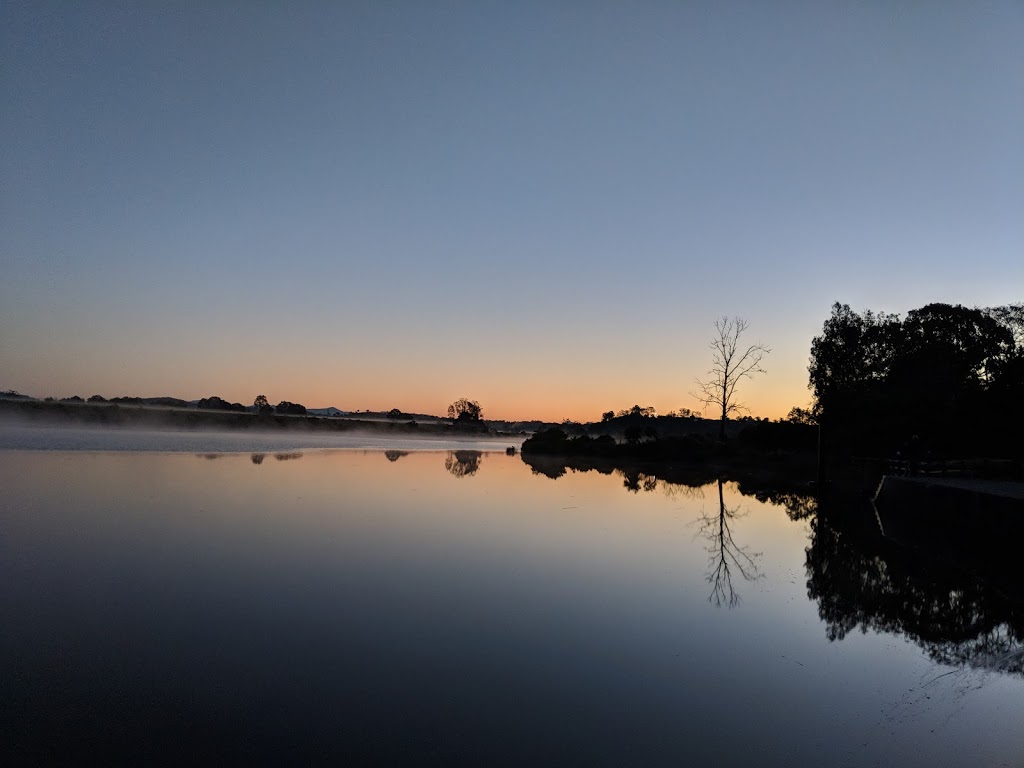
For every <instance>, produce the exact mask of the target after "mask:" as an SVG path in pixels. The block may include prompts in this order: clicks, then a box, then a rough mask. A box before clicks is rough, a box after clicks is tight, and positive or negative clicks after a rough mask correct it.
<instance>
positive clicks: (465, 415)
mask: <svg viewBox="0 0 1024 768" xmlns="http://www.w3.org/2000/svg"><path fill="white" fill-rule="evenodd" d="M448 418H449V419H452V420H453V421H455V422H458V423H463V424H464V423H467V422H468V423H478V422H480V421H482V420H483V418H484V409H483V408H482V407H481V406H480V403H478V402H477V401H476V400H469V399H467V398H465V397H460V398H459V399H458V400H456V401H455V402H454V403H452V404H451V405H449V406H448Z"/></svg>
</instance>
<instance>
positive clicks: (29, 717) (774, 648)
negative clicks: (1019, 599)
mask: <svg viewBox="0 0 1024 768" xmlns="http://www.w3.org/2000/svg"><path fill="white" fill-rule="evenodd" d="M276 447H277V448H281V447H282V446H276ZM408 448H409V446H399V447H394V448H392V449H390V450H389V452H388V453H385V452H384V451H381V450H365V451H359V450H309V449H308V448H307V449H305V450H301V451H300V450H279V451H276V452H275V451H266V452H264V451H257V452H250V453H242V454H240V453H228V454H221V453H214V452H210V451H208V450H205V451H203V455H194V454H189V453H161V452H149V453H139V452H95V451H48V452H43V451H18V450H8V451H4V452H2V453H0V487H2V488H3V489H4V492H3V496H2V501H0V516H2V523H3V536H2V539H0V560H2V562H3V563H4V565H5V567H4V571H5V575H4V578H3V580H2V582H0V606H2V611H3V617H4V631H3V632H2V634H0V659H2V661H0V665H2V666H0V673H2V680H3V688H4V691H5V704H4V707H3V715H2V718H3V719H2V723H3V732H4V734H5V738H4V742H3V750H4V753H6V755H7V757H9V758H12V759H18V760H30V759H36V760H38V759H43V760H47V759H52V760H57V761H62V762H63V761H67V760H68V759H73V758H76V757H77V758H81V757H82V756H83V755H90V756H92V757H94V758H95V757H96V756H113V757H120V758H125V759H135V760H149V759H152V758H154V757H163V758H169V759H178V760H181V759H188V760H197V759H202V760H203V761H206V762H210V761H213V760H215V759H219V758H222V759H243V760H249V761H257V762H274V763H282V762H285V761H295V760H303V759H318V760H330V761H332V762H338V761H340V760H344V759H348V760H350V761H352V762H353V763H357V764H368V763H377V764H396V763H424V762H432V761H442V762H446V763H463V764H506V765H513V764H515V765H520V764H526V763H545V764H586V765H595V764H597V765H600V764H605V765H623V764H643V765H668V764H673V765H674V764H680V763H682V764H716V765H728V764H750V763H752V762H756V763H760V764H766V765H782V764H786V765H792V764H805V765H811V764H831V765H855V766H857V765H878V764H903V765H950V766H953V765H967V764H992V765H1000V764H1005V765H1018V764H1020V763H1021V761H1022V760H1024V748H1022V744H1021V736H1020V726H1021V724H1022V716H1024V715H1022V713H1024V675H1022V674H1021V669H1020V668H1021V665H1020V663H1019V662H1018V661H1015V659H1016V657H1014V656H1013V655H1012V653H1013V651H1014V649H1015V648H1019V643H1018V639H1017V638H1019V635H1015V634H1014V632H1015V631H1019V626H1020V625H1019V624H1014V623H1013V622H1015V621H1017V620H1018V619H1019V616H1020V614H1019V612H1018V613H1014V611H1015V610H1019V609H1017V608H1015V607H1014V606H1013V605H1012V604H1006V603H1003V602H999V600H1000V598H998V596H991V595H990V594H989V593H988V592H986V591H985V588H984V586H983V585H981V586H979V585H977V584H976V583H975V582H973V581H971V580H969V579H964V578H962V577H959V576H955V575H954V576H949V572H948V570H942V569H941V568H939V570H938V571H935V570H934V569H933V570H932V571H928V570H927V569H928V568H929V567H931V566H929V565H928V564H924V565H921V566H920V568H918V566H915V565H914V563H913V562H909V561H908V560H907V559H906V558H905V557H901V556H900V555H899V554H898V553H897V554H894V553H893V550H891V549H889V548H887V547H886V546H884V545H883V544H878V543H877V542H875V543H874V544H871V543H870V542H871V539H870V538H866V539H864V542H867V543H863V542H862V541H861V539H859V538H858V536H857V535H855V533H853V532H850V531H846V530H845V529H843V528H841V527H835V526H832V525H831V524H829V523H828V522H827V521H825V520H824V518H822V519H819V518H818V516H817V515H816V514H815V513H814V510H813V507H807V506H806V505H805V506H800V504H796V503H790V504H789V507H788V508H787V506H786V505H785V504H774V503H771V502H770V501H765V502H761V501H758V500H757V498H755V497H754V496H748V495H744V494H742V493H741V492H740V489H739V488H738V487H737V486H736V485H735V484H731V483H725V484H723V485H721V486H719V484H717V483H713V484H710V485H707V486H705V487H702V488H696V489H694V488H688V487H686V486H681V485H671V484H668V483H665V482H664V481H662V480H659V479H657V478H654V477H653V476H651V477H645V478H641V479H639V480H638V479H637V478H630V477H624V476H622V475H620V474H616V473H613V474H599V473H597V472H587V473H576V472H569V473H567V474H565V475H564V476H562V477H559V478H558V479H552V478H550V477H547V476H544V475H543V474H537V473H534V472H532V471H531V469H530V467H529V466H527V465H526V464H525V463H523V462H522V461H521V459H520V458H519V457H518V456H507V455H505V453H504V452H481V451H477V450H473V449H472V448H466V447H464V446H451V448H452V450H443V451H436V452H434V451H423V450H421V451H414V450H408ZM456 448H458V450H455V449H456ZM630 488H633V489H634V490H630ZM762 497H764V498H767V496H765V495H764V494H762ZM794 518H796V519H794ZM872 547H874V549H872ZM916 568H917V570H915V569H916ZM921 568H923V569H924V570H920V569H921ZM901 569H902V570H901ZM936 573H939V574H940V576H935V574H936ZM922 574H924V576H922ZM941 574H946V576H941ZM947 577H948V579H951V581H949V583H944V582H942V579H943V578H947ZM922 578H923V581H924V585H922V584H921V583H919V582H920V581H921V580H922ZM936 582H938V583H937V585H936ZM929 585H931V586H929ZM914 589H916V590H917V592H914V591H913V590H914ZM901 590H910V591H909V592H906V593H904V592H901ZM929 590H931V591H929ZM972 590H973V591H972ZM876 592H877V593H879V594H882V595H884V596H885V597H884V598H883V599H881V600H880V599H879V596H878V594H875V593H876ZM904 594H906V596H905V597H904V596H903V595H904ZM886 599H887V600H889V603H885V600H886ZM943 599H944V600H946V602H947V603H948V605H946V606H941V605H940V606H939V609H936V607H935V605H936V604H937V603H941V602H942V600H943ZM957 601H960V603H961V604H962V605H968V604H969V606H970V610H972V611H974V613H975V614H976V613H978V612H979V611H980V612H985V613H986V615H987V616H988V617H989V618H990V619H991V621H989V622H988V623H987V624H985V623H984V622H983V621H981V620H980V619H979V617H978V616H973V617H969V618H965V616H963V615H961V614H963V613H964V610H959V612H958V606H957ZM923 603H927V606H923ZM915 606H917V608H916V609H915ZM915 610H917V611H918V612H919V613H920V612H921V611H922V610H923V611H924V612H925V613H927V616H923V617H922V616H918V617H917V619H915V618H914V616H913V615H912V614H914V611H915ZM965 610H966V609H965ZM915 621H917V623H914V622H915ZM1015 626H1016V627H1017V628H1018V630H1014V627H1015ZM972 632H973V633H974V634H971V633H972ZM1000 632H1002V634H1003V639H1004V640H1006V641H1007V642H1004V643H1003V645H998V643H997V641H998V639H999V638H998V637H996V635H998V633H1000ZM986 643H989V645H988V646H986V645H985V644H986ZM1015 643H1017V644H1016V645H1015Z"/></svg>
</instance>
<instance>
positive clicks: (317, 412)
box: [306, 405, 351, 416]
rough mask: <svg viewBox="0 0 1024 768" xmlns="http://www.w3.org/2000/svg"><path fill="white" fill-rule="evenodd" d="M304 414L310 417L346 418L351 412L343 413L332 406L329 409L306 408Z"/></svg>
mask: <svg viewBox="0 0 1024 768" xmlns="http://www.w3.org/2000/svg"><path fill="white" fill-rule="evenodd" d="M306 413H308V414H310V415H312V416H348V415H349V414H350V413H351V411H343V410H341V409H340V408H335V407H334V406H333V405H332V406H331V407H330V408H307V409H306Z"/></svg>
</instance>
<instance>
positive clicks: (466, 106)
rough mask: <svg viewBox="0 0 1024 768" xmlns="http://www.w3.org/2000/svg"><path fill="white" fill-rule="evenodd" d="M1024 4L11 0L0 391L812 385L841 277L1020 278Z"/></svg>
mask: <svg viewBox="0 0 1024 768" xmlns="http://www.w3.org/2000/svg"><path fill="white" fill-rule="evenodd" d="M1021 40H1024V4H1021V3H1020V2H1004V3H999V2H991V3H971V4H968V3H959V2H935V3H915V2H906V3H889V2H886V3H876V2H868V3H821V2H806V3H803V2H778V3H755V2H738V3H718V2H708V3H701V2H688V3H676V2H668V1H667V0H666V1H661V2H653V1H652V2H638V3H604V2H582V0H579V1H575V2H558V1H557V0H556V1H555V2H536V3H534V2H521V3H508V2H486V1H485V0H484V1H481V2H421V1H419V0H417V1H415V2H413V1H410V2H401V1H397V2H388V3H379V2H326V3H312V2H290V3H249V2H218V3H193V2H180V3H136V2H123V3H112V2H100V1H98V2H90V3H66V2H44V1H36V2H22V1H21V0H7V2H5V3H3V4H0V97H2V101H0V103H2V105H3V108H2V110H0V275H2V279H0V389H8V388H13V389H16V390H18V391H21V392H24V393H28V394H32V395H36V396H39V397H44V396H56V397H62V396H68V395H72V394H77V395H80V396H83V397H88V396H89V395H92V394H101V395H104V396H106V397H111V396H117V395H137V396H161V395H171V396H176V397H183V398H186V399H197V398H200V397H206V396H210V395H218V396H220V397H224V398H226V399H228V400H231V401H238V402H242V403H246V404H248V403H251V402H252V401H253V399H254V398H255V397H256V395H258V394H266V395H267V397H268V398H269V399H270V400H271V402H273V403H276V402H277V401H279V400H291V401H294V402H301V403H303V404H305V405H306V406H308V407H326V406H336V407H339V408H342V409H345V410H356V409H370V410H380V409H384V410H387V409H391V408H395V407H397V408H401V409H402V410H403V411H408V412H421V413H437V414H441V413H444V411H445V410H446V409H447V405H448V403H450V402H452V401H453V400H455V399H457V398H459V397H468V398H470V399H474V400H478V401H479V402H480V403H481V405H482V406H483V409H484V416H485V417H490V418H498V419H500V418H507V419H527V418H541V419H548V420H562V419H566V418H569V419H574V420H580V421H590V420H595V419H599V418H600V414H601V413H602V412H603V411H605V410H610V409H613V410H618V409H620V408H627V407H629V406H631V405H633V404H635V403H637V404H640V405H645V406H653V407H655V408H656V409H657V410H658V412H660V413H664V412H667V411H670V410H674V409H677V408H692V409H695V410H700V409H701V406H700V405H699V403H697V401H696V399H695V398H694V397H693V395H692V394H691V392H693V391H694V389H695V387H694V383H693V382H694V379H695V378H696V377H699V376H702V375H703V374H704V373H705V372H706V371H707V369H708V368H709V366H710V365H711V353H710V351H709V349H708V342H709V341H710V340H711V338H712V336H713V330H714V329H713V324H714V322H715V320H716V319H717V318H718V317H721V316H723V315H727V316H741V317H743V318H745V319H746V320H747V322H748V323H749V329H748V331H747V335H746V336H745V337H744V339H745V340H748V341H750V342H751V343H754V342H760V343H763V344H765V345H767V346H769V347H771V349H772V352H771V354H770V355H769V356H768V357H767V358H766V359H765V362H764V367H765V369H766V371H767V373H766V374H765V375H763V376H759V377H758V378H757V379H755V380H752V381H750V382H747V383H746V385H745V386H743V387H742V388H741V389H740V395H741V400H742V401H743V402H745V403H746V404H747V405H748V406H749V408H750V411H751V413H752V414H753V415H755V416H762V417H770V418H777V417H780V416H784V415H785V414H786V413H787V412H788V411H789V409H790V408H791V407H793V406H797V405H800V406H805V405H807V404H808V403H809V401H810V393H809V391H808V389H807V361H808V354H809V347H810V342H811V339H812V337H813V336H814V335H815V334H816V333H819V332H820V330H821V327H822V324H823V323H824V321H825V319H826V318H827V317H828V315H829V312H830V307H831V305H832V303H833V302H836V301H839V302H843V303H847V304H850V305H851V307H853V308H854V309H855V310H858V311H861V310H865V309H873V310H876V311H886V312H898V313H901V314H902V313H905V312H907V311H908V310H910V309H914V308H916V307H920V306H923V305H925V304H927V303H930V302H949V303H961V304H965V305H968V306H994V305H1000V304H1006V303H1010V302H1020V301H1021V300H1022V299H1024V139H1022V137H1024V45H1021V42H1020V41H1021Z"/></svg>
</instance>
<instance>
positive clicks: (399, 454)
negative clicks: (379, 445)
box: [384, 450, 409, 462]
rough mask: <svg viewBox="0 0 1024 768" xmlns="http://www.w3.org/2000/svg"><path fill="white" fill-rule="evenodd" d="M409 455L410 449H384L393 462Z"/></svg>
mask: <svg viewBox="0 0 1024 768" xmlns="http://www.w3.org/2000/svg"><path fill="white" fill-rule="evenodd" d="M408 455H409V452H408V451H394V450H390V451H384V457H385V458H386V459H387V460H388V461H392V462H394V461H398V460H399V459H400V458H402V457H403V456H408Z"/></svg>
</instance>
